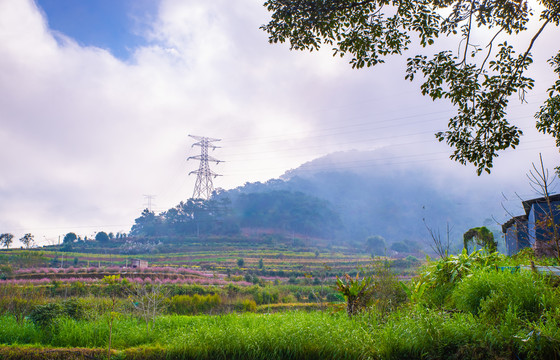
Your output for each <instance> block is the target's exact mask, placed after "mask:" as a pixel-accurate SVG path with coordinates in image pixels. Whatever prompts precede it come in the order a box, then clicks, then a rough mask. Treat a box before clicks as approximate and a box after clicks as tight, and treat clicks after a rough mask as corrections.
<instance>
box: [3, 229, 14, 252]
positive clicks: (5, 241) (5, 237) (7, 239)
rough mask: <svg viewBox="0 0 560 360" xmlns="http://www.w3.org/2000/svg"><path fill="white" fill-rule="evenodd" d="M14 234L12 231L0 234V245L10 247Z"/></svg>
mask: <svg viewBox="0 0 560 360" xmlns="http://www.w3.org/2000/svg"><path fill="white" fill-rule="evenodd" d="M13 238H14V235H12V234H10V233H4V234H0V245H2V246H5V247H6V249H8V248H9V247H10V245H11V244H12V242H13Z"/></svg>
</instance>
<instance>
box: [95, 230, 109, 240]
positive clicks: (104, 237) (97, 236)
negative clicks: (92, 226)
mask: <svg viewBox="0 0 560 360" xmlns="http://www.w3.org/2000/svg"><path fill="white" fill-rule="evenodd" d="M95 241H99V242H108V241H109V235H107V233H106V232H105V231H100V232H98V233H97V234H95Z"/></svg>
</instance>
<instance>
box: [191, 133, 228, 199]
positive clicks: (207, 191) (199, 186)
mask: <svg viewBox="0 0 560 360" xmlns="http://www.w3.org/2000/svg"><path fill="white" fill-rule="evenodd" d="M189 136H190V137H192V138H193V139H195V140H198V142H196V143H194V144H193V145H192V146H200V155H196V156H190V157H188V158H187V160H190V159H195V160H199V161H200V165H199V166H198V170H195V171H191V172H190V173H189V175H191V174H196V175H197V177H196V183H195V184H194V192H193V196H192V197H193V198H194V199H210V197H211V196H212V192H213V191H214V184H213V183H212V179H213V178H215V177H216V176H221V175H219V174H216V173H215V172H213V171H212V170H210V165H209V164H208V162H209V161H212V162H215V163H216V164H219V163H220V162H222V161H221V160H218V159H215V158H213V157H212V156H209V155H208V148H212V150H215V149H216V148H218V147H219V146H216V145H213V144H212V143H213V142H215V141H220V140H221V139H212V138H208V137H202V136H195V135H189Z"/></svg>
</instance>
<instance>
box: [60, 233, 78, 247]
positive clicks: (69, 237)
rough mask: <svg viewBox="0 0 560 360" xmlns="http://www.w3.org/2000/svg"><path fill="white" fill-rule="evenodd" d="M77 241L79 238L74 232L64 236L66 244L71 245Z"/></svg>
mask: <svg viewBox="0 0 560 360" xmlns="http://www.w3.org/2000/svg"><path fill="white" fill-rule="evenodd" d="M76 240H78V236H77V235H76V234H75V233H73V232H69V233H68V234H66V235H64V239H62V242H63V243H65V244H67V243H68V244H71V243H73V242H74V241H76Z"/></svg>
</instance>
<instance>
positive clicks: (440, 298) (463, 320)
mask: <svg viewBox="0 0 560 360" xmlns="http://www.w3.org/2000/svg"><path fill="white" fill-rule="evenodd" d="M298 250H301V251H298ZM322 250H323V249H319V250H305V249H296V251H294V250H286V249H272V248H269V249H264V248H263V247H261V248H260V249H240V248H237V249H232V251H229V252H221V251H216V250H214V249H198V251H196V252H195V251H192V252H188V251H182V252H178V253H173V254H163V253H159V254H149V255H139V254H135V255H131V254H114V255H109V254H106V253H102V254H99V253H97V254H96V253H93V252H78V251H76V252H64V253H63V252H60V251H52V250H41V251H25V250H12V251H3V252H1V254H0V260H1V265H0V266H1V268H0V269H1V271H2V278H1V279H0V324H1V326H0V358H2V359H85V358H95V359H108V358H115V359H215V358H221V359H286V358H294V359H296V358H297V359H369V358H371V359H402V358H413V359H414V358H417V359H422V358H435V359H440V358H477V359H494V358H519V359H548V358H554V356H558V355H559V354H560V331H559V330H558V329H559V326H558V325H560V306H559V299H560V294H559V292H558V287H557V285H558V281H557V280H556V279H555V278H551V277H546V276H543V275H541V274H537V273H532V272H530V271H523V270H516V271H501V270H499V268H504V267H505V268H508V269H509V268H511V269H517V267H516V266H517V265H520V264H525V263H527V262H530V261H537V263H542V264H548V265H550V264H553V263H554V262H555V261H556V260H554V259H551V260H547V261H544V260H543V259H536V258H534V256H533V255H532V254H530V253H527V254H522V255H520V256H519V257H516V258H508V257H505V256H503V255H499V254H497V253H493V254H489V253H487V252H484V251H476V252H474V253H472V254H466V253H463V254H461V255H457V256H450V257H449V258H447V259H441V260H438V261H435V260H431V261H429V262H427V263H426V262H425V261H423V262H421V261H419V260H418V258H417V257H414V256H411V255H410V256H408V257H405V258H388V257H375V258H372V257H371V256H368V255H365V254H356V253H351V252H345V251H324V250H323V251H322ZM63 256H64V260H62V259H63ZM133 259H143V260H147V261H148V267H145V268H130V267H125V266H124V265H128V264H130V263H131V261H132V260H133ZM7 260H9V262H8V261H7ZM543 261H544V262H543ZM96 265H97V266H96ZM337 276H338V278H339V279H340V280H339V281H338V282H337V280H336V279H337ZM368 279H369V280H368ZM366 284H369V285H367V286H368V287H367V288H368V289H370V290H369V295H368V297H364V298H360V297H359V296H360V295H356V294H358V293H356V292H353V291H354V290H352V289H359V288H360V286H362V288H364V287H363V286H365V285H366ZM356 296H357V297H356ZM352 299H354V300H352ZM351 300H352V301H353V304H354V305H353V306H356V311H352V312H350V307H349V304H350V303H351Z"/></svg>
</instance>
